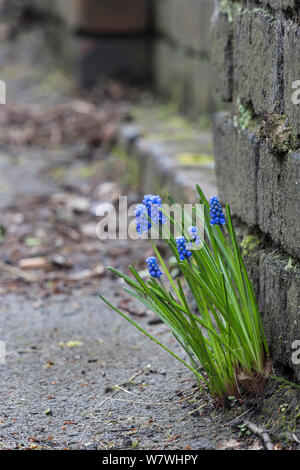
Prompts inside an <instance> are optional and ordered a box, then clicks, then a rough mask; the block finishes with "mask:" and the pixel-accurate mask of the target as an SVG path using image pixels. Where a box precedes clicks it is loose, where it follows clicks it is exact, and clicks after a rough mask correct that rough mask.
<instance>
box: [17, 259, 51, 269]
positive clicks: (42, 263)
mask: <svg viewBox="0 0 300 470" xmlns="http://www.w3.org/2000/svg"><path fill="white" fill-rule="evenodd" d="M47 264H48V260H47V258H24V259H21V260H20V261H19V267H20V268H21V269H41V268H45V267H46V266H47Z"/></svg>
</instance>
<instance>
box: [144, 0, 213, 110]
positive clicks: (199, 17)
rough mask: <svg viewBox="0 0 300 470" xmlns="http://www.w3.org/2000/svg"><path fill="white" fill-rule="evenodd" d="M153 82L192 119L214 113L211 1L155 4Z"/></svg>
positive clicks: (179, 0) (171, 0)
mask: <svg viewBox="0 0 300 470" xmlns="http://www.w3.org/2000/svg"><path fill="white" fill-rule="evenodd" d="M154 8H155V28H156V39H155V45H154V69H153V75H154V82H155V85H156V87H157V90H159V91H160V92H163V93H164V94H166V95H168V96H169V97H171V99H173V100H174V101H175V102H176V103H178V102H179V104H180V107H181V109H182V110H184V111H188V112H190V113H193V114H195V115H197V114H199V113H203V112H211V111H213V110H215V109H216V106H217V105H216V98H217V97H216V95H215V94H214V86H213V76H212V71H211V66H210V60H209V49H210V40H209V30H210V19H211V16H212V13H213V10H214V0H157V1H156V2H155V3H154Z"/></svg>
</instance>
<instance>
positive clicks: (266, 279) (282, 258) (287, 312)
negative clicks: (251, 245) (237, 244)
mask: <svg viewBox="0 0 300 470" xmlns="http://www.w3.org/2000/svg"><path fill="white" fill-rule="evenodd" d="M259 278H260V284H259V296H258V302H259V307H260V311H261V313H262V318H263V324H264V328H265V331H266V336H267V341H268V345H269V347H270V352H271V356H272V359H273V360H274V361H275V362H276V363H278V364H280V365H281V366H282V371H284V372H288V373H290V372H291V371H293V372H294V374H295V376H296V377H297V378H298V380H300V366H299V365H296V364H293V363H292V352H293V351H292V344H293V342H294V341H295V340H299V339H300V264H299V262H296V261H295V260H293V259H292V258H289V257H288V256H286V255H285V254H283V253H282V252H279V251H271V252H262V253H261V255H260V265H259Z"/></svg>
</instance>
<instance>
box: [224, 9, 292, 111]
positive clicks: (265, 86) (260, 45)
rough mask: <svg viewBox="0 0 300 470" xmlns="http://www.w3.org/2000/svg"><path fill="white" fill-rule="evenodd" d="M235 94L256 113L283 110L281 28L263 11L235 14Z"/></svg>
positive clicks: (278, 22) (244, 11)
mask: <svg viewBox="0 0 300 470" xmlns="http://www.w3.org/2000/svg"><path fill="white" fill-rule="evenodd" d="M233 25H234V33H233V82H234V92H235V95H236V96H237V97H239V98H240V100H241V102H242V103H243V104H244V105H252V106H253V109H254V112H255V114H258V115H261V114H262V113H273V112H279V113H280V112H281V111H282V109H283V70H282V66H283V60H282V53H283V46H282V26H281V23H280V21H279V20H276V19H275V17H273V16H272V15H271V14H269V13H268V12H265V11H263V10H260V9H259V10H236V11H235V13H234V15H233Z"/></svg>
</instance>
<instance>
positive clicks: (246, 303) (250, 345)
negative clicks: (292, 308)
mask: <svg viewBox="0 0 300 470" xmlns="http://www.w3.org/2000/svg"><path fill="white" fill-rule="evenodd" d="M197 190H198V193H199V196H200V202H201V203H202V204H203V205H204V215H203V214H202V218H203V224H204V229H205V241H204V240H203V246H202V248H201V249H199V250H194V251H193V256H192V258H190V259H189V260H187V259H185V260H184V261H181V260H180V259H179V255H178V251H177V248H176V240H175V239H174V237H173V236H172V233H171V231H170V237H169V239H168V240H167V243H168V244H169V247H170V248H171V250H172V252H173V256H174V257H175V259H176V261H177V265H178V268H179V270H180V272H181V277H180V278H178V279H177V282H175V281H174V279H173V278H172V276H171V274H170V272H169V270H168V268H167V266H166V264H165V263H164V261H163V259H162V257H161V255H160V253H159V250H158V249H157V247H156V246H155V245H154V243H153V242H152V241H151V243H152V245H153V250H154V252H155V254H156V256H157V258H158V262H159V264H160V266H161V269H162V271H163V273H164V274H165V276H166V278H167V279H168V281H169V282H168V285H167V283H166V282H165V281H161V280H160V279H153V278H152V279H150V280H149V281H147V282H145V281H144V280H143V279H142V278H141V277H140V275H139V274H138V272H137V271H136V270H135V269H134V268H133V267H132V266H131V267H130V271H131V273H132V275H133V278H131V277H129V276H126V275H125V274H122V273H121V272H119V271H117V270H115V269H113V268H110V270H111V271H112V272H113V273H114V274H116V275H117V276H119V277H121V278H122V279H124V280H125V282H126V284H127V285H128V287H126V288H125V291H126V292H127V293H129V294H130V295H132V296H133V297H134V298H136V299H138V300H139V301H140V302H141V303H143V304H144V305H145V306H146V307H147V308H149V309H150V310H152V312H154V313H155V314H156V315H157V316H158V317H159V318H160V319H161V320H162V321H163V322H164V323H165V324H166V325H167V326H168V327H169V329H170V331H171V332H172V334H173V335H174V337H175V338H176V340H177V341H178V342H179V343H180V345H181V346H182V348H183V349H184V350H185V352H186V354H187V355H188V357H189V362H187V361H185V360H184V359H183V358H182V357H179V356H178V355H177V354H175V353H174V352H173V351H171V350H170V349H169V348H168V347H167V346H165V345H163V344H162V343H161V342H160V341H159V340H158V339H156V338H154V337H153V336H152V335H151V334H150V333H148V332H147V331H145V330H144V329H143V328H142V327H141V326H140V325H138V324H137V323H135V322H134V321H133V320H132V319H131V318H129V317H127V316H126V315H125V314H124V313H123V312H122V311H120V310H119V309H118V308H116V307H115V306H113V305H112V304H111V303H110V302H109V301H108V300H106V299H105V298H104V297H103V296H102V295H100V298H101V299H102V300H104V302H106V303H107V304H108V305H109V306H110V307H112V308H113V309H114V310H115V311H116V312H118V313H119V314H120V315H121V316H122V317H124V318H126V320H128V321H129V322H130V323H131V324H133V325H134V326H135V327H136V328H138V329H139V330H140V331H141V332H143V333H144V334H145V335H146V336H148V337H149V338H151V339H152V340H153V341H155V342H156V343H157V344H158V345H159V346H161V347H162V348H164V349H165V350H166V351H168V352H169V353H170V354H172V356H174V357H175V358H176V359H177V360H179V361H180V362H181V363H182V364H184V365H185V366H186V367H187V368H188V369H190V370H191V371H192V372H193V373H194V374H195V376H196V378H197V380H198V383H199V386H202V384H206V386H207V388H208V389H209V391H210V392H211V394H212V395H213V396H214V397H215V398H216V399H217V400H218V401H220V402H223V401H224V399H225V398H226V397H228V396H231V397H238V396H240V395H241V394H242V391H243V390H245V389H247V390H248V391H249V390H250V391H251V392H254V393H258V392H260V391H261V388H262V384H263V381H264V377H265V375H266V371H267V364H268V355H269V354H268V347H267V343H266V339H265V334H264V330H263V326H262V321H261V316H260V312H259V310H258V306H257V301H256V298H255V294H254V290H253V286H252V284H251V282H250V280H249V277H248V274H247V271H246V268H245V264H244V261H243V258H242V255H241V250H240V247H239V244H238V242H237V238H236V235H235V231H234V227H233V224H232V219H231V214H230V208H229V206H228V205H227V206H226V218H227V223H226V225H224V226H223V227H222V228H221V227H220V226H217V225H214V226H211V225H210V213H209V203H208V201H207V200H206V198H205V196H204V194H203V192H202V191H201V189H200V188H199V187H197ZM194 210H195V211H196V212H197V211H199V208H197V206H196V207H195V208H194ZM186 216H187V214H186ZM198 216H200V217H201V214H200V211H199V213H198ZM169 218H170V221H171V223H173V224H174V223H175V221H174V220H173V219H172V218H171V217H169ZM183 235H186V234H185V233H184V234H183ZM188 291H190V293H191V294H192V297H193V299H194V301H195V304H196V305H197V311H194V310H193V308H192V307H191V305H190V302H189V300H188V299H189V298H190V295H187V292H188Z"/></svg>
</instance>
